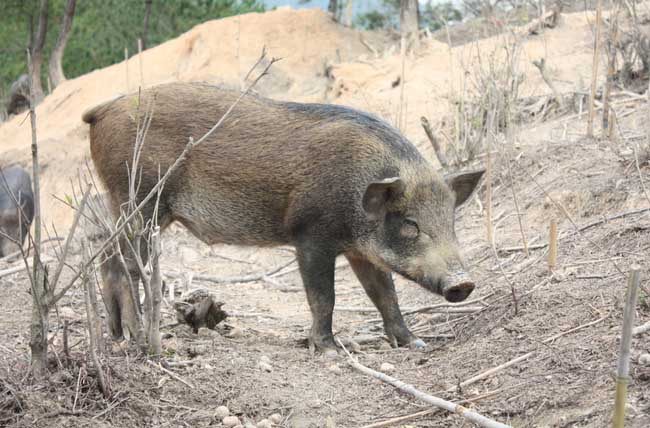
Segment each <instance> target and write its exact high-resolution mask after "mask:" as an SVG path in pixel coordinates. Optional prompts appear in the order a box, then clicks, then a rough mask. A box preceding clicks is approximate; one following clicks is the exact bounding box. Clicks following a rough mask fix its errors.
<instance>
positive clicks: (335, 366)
mask: <svg viewBox="0 0 650 428" xmlns="http://www.w3.org/2000/svg"><path fill="white" fill-rule="evenodd" d="M327 369H328V370H329V371H331V372H332V373H334V374H337V375H339V374H341V373H343V370H341V367H339V365H338V364H332V365H331V366H329V367H328V368H327Z"/></svg>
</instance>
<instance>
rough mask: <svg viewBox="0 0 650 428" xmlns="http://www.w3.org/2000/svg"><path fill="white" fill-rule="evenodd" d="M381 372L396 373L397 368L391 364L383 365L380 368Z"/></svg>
mask: <svg viewBox="0 0 650 428" xmlns="http://www.w3.org/2000/svg"><path fill="white" fill-rule="evenodd" d="M379 371H381V372H384V373H392V372H394V371H395V366H394V365H392V364H391V363H381V366H380V367H379Z"/></svg>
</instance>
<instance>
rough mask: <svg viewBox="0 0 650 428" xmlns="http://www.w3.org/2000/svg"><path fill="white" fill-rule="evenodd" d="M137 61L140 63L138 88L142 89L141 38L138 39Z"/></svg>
mask: <svg viewBox="0 0 650 428" xmlns="http://www.w3.org/2000/svg"><path fill="white" fill-rule="evenodd" d="M138 61H139V63H140V88H142V89H144V71H143V66H142V61H143V60H142V39H138Z"/></svg>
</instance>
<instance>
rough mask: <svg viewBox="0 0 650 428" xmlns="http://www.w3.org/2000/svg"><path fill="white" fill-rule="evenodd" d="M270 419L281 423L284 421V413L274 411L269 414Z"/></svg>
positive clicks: (275, 422)
mask: <svg viewBox="0 0 650 428" xmlns="http://www.w3.org/2000/svg"><path fill="white" fill-rule="evenodd" d="M269 420H270V421H271V422H272V423H274V424H276V425H280V424H281V423H282V415H281V414H279V413H273V414H272V415H271V416H269Z"/></svg>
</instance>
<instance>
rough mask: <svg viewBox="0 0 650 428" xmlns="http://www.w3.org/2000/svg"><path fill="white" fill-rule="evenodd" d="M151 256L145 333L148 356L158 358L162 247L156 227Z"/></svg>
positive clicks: (160, 351) (160, 352)
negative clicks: (147, 322)
mask: <svg viewBox="0 0 650 428" xmlns="http://www.w3.org/2000/svg"><path fill="white" fill-rule="evenodd" d="M151 244H152V247H153V248H152V254H151V282H150V286H151V290H150V291H151V307H150V309H151V313H150V314H148V317H149V318H150V321H149V330H148V331H147V335H148V339H149V354H151V355H155V356H160V354H162V343H161V337H160V304H161V302H162V275H161V274H160V254H161V253H162V247H161V244H160V228H159V227H156V228H155V229H154V231H153V233H152V234H151Z"/></svg>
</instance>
